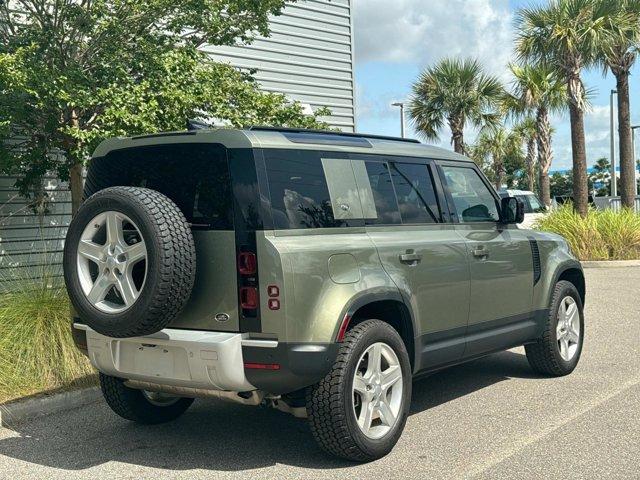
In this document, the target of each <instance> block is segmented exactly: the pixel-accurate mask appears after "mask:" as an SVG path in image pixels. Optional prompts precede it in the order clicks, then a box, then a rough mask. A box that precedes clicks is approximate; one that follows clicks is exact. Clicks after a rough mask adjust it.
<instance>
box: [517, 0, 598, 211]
mask: <svg viewBox="0 0 640 480" xmlns="http://www.w3.org/2000/svg"><path fill="white" fill-rule="evenodd" d="M604 11H605V9H603V8H602V7H601V6H600V5H599V4H598V3H596V2H594V0H550V2H549V4H548V5H547V6H543V7H529V8H524V9H522V10H520V12H518V19H517V25H518V39H517V49H518V54H519V56H520V59H521V60H524V61H532V62H534V63H546V64H549V65H551V66H553V67H554V68H556V69H557V71H558V73H559V74H560V75H561V78H562V79H563V81H564V82H565V84H566V88H567V95H568V100H569V115H570V120H571V146H572V153H573V178H574V181H573V186H574V191H573V198H574V208H575V209H576V211H577V212H579V213H580V215H582V216H586V215H587V210H588V198H589V191H588V182H587V155H586V146H585V134H584V112H585V108H586V103H585V99H586V95H585V88H584V85H583V83H582V76H581V75H582V70H583V69H584V68H586V67H589V66H591V65H593V64H594V63H595V62H596V59H597V53H598V52H599V50H600V47H601V45H603V44H604V43H605V42H606V40H607V39H608V38H609V37H610V32H609V30H608V29H607V28H606V25H607V24H606V22H605V19H606V17H605V14H604Z"/></svg>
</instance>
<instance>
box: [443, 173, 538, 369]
mask: <svg viewBox="0 0 640 480" xmlns="http://www.w3.org/2000/svg"><path fill="white" fill-rule="evenodd" d="M440 164H441V168H442V177H443V183H444V184H445V188H446V192H447V197H448V200H449V204H450V209H451V210H452V212H453V215H454V221H456V222H457V224H456V227H455V228H456V230H457V232H458V233H459V234H460V236H461V237H462V238H464V240H465V242H466V243H467V251H468V261H469V269H470V273H471V297H470V311H469V327H468V330H467V348H466V350H465V356H473V355H477V354H481V353H485V352H488V351H491V350H497V349H499V348H503V347H506V346H510V344H516V343H517V342H518V340H519V338H520V337H521V336H524V337H527V335H528V332H529V329H531V328H533V327H535V324H534V323H533V319H532V313H531V309H532V293H533V261H532V252H531V245H530V243H529V239H528V238H527V236H526V232H525V231H522V230H519V229H517V228H515V226H512V225H510V226H506V225H503V224H501V223H500V214H499V212H500V203H499V201H498V196H497V194H496V193H495V191H494V190H493V188H492V187H491V186H490V185H489V183H488V182H487V181H486V179H485V178H484V176H483V175H482V174H481V173H480V172H479V170H478V169H477V167H476V166H475V165H473V164H471V163H469V164H466V163H461V162H440ZM527 338H530V337H527Z"/></svg>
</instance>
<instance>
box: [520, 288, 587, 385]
mask: <svg viewBox="0 0 640 480" xmlns="http://www.w3.org/2000/svg"><path fill="white" fill-rule="evenodd" d="M583 341H584V312H583V307H582V300H581V298H580V294H579V293H578V290H577V289H576V287H575V286H574V285H573V284H572V283H570V282H567V281H565V280H562V281H560V282H558V283H557V284H556V286H555V288H554V290H553V295H552V298H551V307H550V309H549V317H548V318H547V322H546V326H545V330H544V332H543V334H542V336H541V337H540V338H539V339H538V341H537V342H536V343H532V344H529V345H525V351H526V353H527V360H529V364H530V365H531V368H533V369H534V370H535V371H536V372H538V373H542V374H544V375H552V376H562V375H568V374H569V373H571V372H573V370H574V369H575V368H576V366H577V365H578V362H579V360H580V355H581V353H582V344H583Z"/></svg>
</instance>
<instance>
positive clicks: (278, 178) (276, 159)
mask: <svg viewBox="0 0 640 480" xmlns="http://www.w3.org/2000/svg"><path fill="white" fill-rule="evenodd" d="M322 160H323V159H322V154H321V152H317V151H310V150H265V165H266V170H267V181H268V185H269V194H270V198H271V212H272V216H273V225H274V228H276V229H300V228H336V227H347V226H351V225H352V224H353V222H352V221H350V220H348V219H343V218H336V215H335V214H334V209H333V205H332V201H331V195H330V192H329V186H328V185H327V179H326V177H325V170H324V168H323V161H322ZM341 161H345V162H348V160H346V159H344V160H341Z"/></svg>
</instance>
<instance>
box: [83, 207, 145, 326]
mask: <svg viewBox="0 0 640 480" xmlns="http://www.w3.org/2000/svg"><path fill="white" fill-rule="evenodd" d="M146 260H147V248H146V246H145V242H144V240H143V239H142V235H141V233H140V229H139V228H138V226H137V225H136V224H135V223H134V222H133V221H132V220H131V219H130V218H129V217H127V216H126V215H124V214H122V213H120V212H115V211H107V212H103V213H100V214H98V215H97V216H96V217H94V218H93V219H92V220H91V221H90V222H89V223H88V224H87V226H86V228H85V229H84V231H83V232H82V236H81V239H80V243H79V245H78V277H79V279H80V285H81V286H82V290H83V292H84V293H85V295H86V296H87V299H88V300H89V302H91V304H92V305H93V306H94V307H95V308H97V309H98V310H100V311H102V312H105V313H117V312H121V311H123V310H125V309H127V308H130V307H131V306H132V305H133V304H134V303H135V301H136V300H137V299H138V297H139V296H140V291H141V290H142V288H143V286H144V280H145V278H146V264H147V262H146ZM139 262H143V265H142V267H143V268H142V269H137V270H139V272H137V273H138V274H137V275H136V277H137V278H134V267H136V265H137V264H138V263H139Z"/></svg>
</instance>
